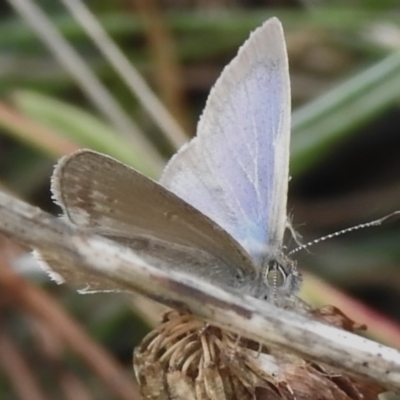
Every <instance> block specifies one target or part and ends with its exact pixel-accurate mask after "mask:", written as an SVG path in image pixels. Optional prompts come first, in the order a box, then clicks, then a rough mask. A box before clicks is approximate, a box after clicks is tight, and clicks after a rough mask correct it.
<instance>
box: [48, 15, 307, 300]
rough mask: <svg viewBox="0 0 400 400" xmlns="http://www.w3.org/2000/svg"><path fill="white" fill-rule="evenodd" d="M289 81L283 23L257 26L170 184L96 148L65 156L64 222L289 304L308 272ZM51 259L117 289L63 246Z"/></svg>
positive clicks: (94, 285)
mask: <svg viewBox="0 0 400 400" xmlns="http://www.w3.org/2000/svg"><path fill="white" fill-rule="evenodd" d="M290 102H291V97H290V80H289V69H288V58H287V51H286V45H285V39H284V34H283V29H282V26H281V23H280V22H279V20H278V19H276V18H271V19H269V20H267V21H266V22H265V23H264V24H263V25H262V26H261V27H259V28H258V29H256V30H255V31H254V32H253V33H251V35H250V37H249V39H248V40H247V41H246V42H245V43H244V44H243V46H242V47H241V48H240V49H239V51H238V54H237V55H236V57H235V58H234V59H233V60H232V61H231V62H230V64H229V65H227V66H226V67H225V69H224V70H223V72H222V74H221V76H220V77H219V78H218V80H217V82H216V83H215V85H214V87H213V88H212V90H211V92H210V94H209V97H208V100H207V103H206V106H205V109H204V111H203V114H202V116H201V118H200V121H199V123H198V127H197V135H196V136H195V137H194V138H193V139H192V140H191V141H190V142H189V143H187V144H186V145H184V146H183V147H182V148H181V149H180V150H179V151H178V152H177V153H176V154H175V155H174V156H173V157H172V159H171V160H170V162H169V163H168V164H167V166H166V168H165V170H164V172H163V175H162V177H161V180H160V182H159V183H157V182H155V181H153V180H151V179H149V178H147V177H145V176H144V175H142V174H140V173H139V172H137V171H135V170H134V169H132V168H130V167H128V166H126V165H124V164H122V163H120V162H118V161H116V160H114V159H112V158H110V157H108V156H106V155H103V154H100V153H97V152H94V151H90V150H81V151H77V152H75V153H73V154H71V155H68V156H66V157H64V158H62V159H61V160H60V161H59V163H58V164H57V166H56V168H55V171H54V174H53V177H52V185H51V189H52V193H53V197H54V199H55V201H56V202H57V203H58V204H59V205H60V206H61V208H62V210H63V218H64V219H66V220H67V221H68V222H69V223H70V224H72V225H73V226H76V227H78V228H79V229H82V230H84V231H86V232H88V233H90V234H97V235H101V236H104V237H106V238H109V239H111V240H114V241H116V242H118V243H120V244H123V245H125V246H128V247H129V248H131V249H133V250H134V251H135V253H137V254H138V255H139V256H140V257H142V258H143V259H144V260H146V262H148V263H151V264H152V265H154V266H156V267H159V268H162V269H164V270H167V271H168V270H178V271H182V272H184V273H188V274H190V275H192V276H195V277H198V278H199V279H203V280H206V281H209V282H211V283H213V284H215V285H217V286H220V287H224V288H226V289H232V290H236V291H239V292H240V293H243V294H247V295H250V296H253V297H256V298H259V299H264V300H266V301H271V302H274V303H275V304H278V305H279V304H282V303H284V302H285V300H286V299H288V298H291V297H292V296H293V295H294V294H295V293H296V291H297V290H298V288H299V286H300V283H301V277H300V273H299V272H298V270H297V268H296V265H295V263H294V262H293V261H291V260H289V258H288V257H287V256H286V255H285V246H284V244H283V242H284V233H285V230H286V229H287V228H288V226H289V222H288V217H287V192H288V181H289V155H290V154H289V144H290V113H291V107H290ZM40 259H41V260H42V261H43V262H44V264H45V266H46V269H48V270H50V271H52V273H53V276H55V277H56V278H57V279H58V280H60V281H62V280H67V281H69V282H72V283H78V284H82V283H83V284H84V285H85V287H86V289H87V290H88V291H98V290H118V289H119V287H118V284H117V283H115V282H111V280H107V279H105V278H104V279H103V278H99V277H95V276H88V275H86V274H85V273H84V272H83V271H79V269H77V268H72V266H71V265H68V261H67V260H65V259H61V258H60V257H58V256H57V255H56V254H53V253H50V252H49V253H47V252H46V251H41V253H40Z"/></svg>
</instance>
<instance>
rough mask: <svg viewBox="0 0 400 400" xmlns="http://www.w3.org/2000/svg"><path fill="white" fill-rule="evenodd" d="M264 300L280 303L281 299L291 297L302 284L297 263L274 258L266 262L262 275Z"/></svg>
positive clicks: (283, 258)
mask: <svg viewBox="0 0 400 400" xmlns="http://www.w3.org/2000/svg"><path fill="white" fill-rule="evenodd" d="M261 281H262V282H261V284H262V287H263V289H262V293H261V296H260V297H261V298H263V299H264V300H267V301H270V302H274V303H279V302H280V299H285V298H289V297H291V296H292V295H293V294H295V293H296V292H297V291H298V290H299V288H300V284H301V275H300V273H299V271H298V270H297V268H296V263H295V262H294V261H292V260H289V259H288V258H286V257H283V256H281V257H274V258H272V259H269V260H266V261H265V263H264V265H263V267H262V273H261Z"/></svg>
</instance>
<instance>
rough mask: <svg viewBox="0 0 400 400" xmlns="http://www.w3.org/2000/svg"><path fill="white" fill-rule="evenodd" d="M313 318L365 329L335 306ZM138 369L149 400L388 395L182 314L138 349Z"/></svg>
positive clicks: (331, 399)
mask: <svg viewBox="0 0 400 400" xmlns="http://www.w3.org/2000/svg"><path fill="white" fill-rule="evenodd" d="M313 314H314V315H315V317H316V318H318V319H320V320H322V321H324V322H326V323H330V324H334V325H335V326H339V327H341V328H344V329H348V330H354V329H358V328H360V326H358V325H356V324H354V323H353V322H352V321H351V320H350V319H349V318H347V317H346V316H345V315H344V314H343V313H341V312H340V311H339V310H337V309H336V308H333V307H324V308H321V309H318V310H316V311H315V312H313ZM134 370H135V374H136V378H137V380H138V382H139V385H140V387H141V393H142V396H143V397H144V398H145V399H147V400H247V399H249V400H250V399H255V400H282V399H283V400H305V399H318V400H356V399H357V400H358V399H360V400H361V399H363V400H372V399H378V394H379V393H382V392H383V391H384V389H383V388H382V387H380V386H378V385H376V384H374V383H368V382H366V381H361V380H359V379H354V378H351V377H349V376H344V375H343V374H340V373H338V372H337V371H335V370H334V369H333V368H331V367H326V366H323V365H319V364H315V363H310V362H308V361H305V360H304V359H302V358H301V357H299V356H297V355H294V354H287V353H285V352H282V351H281V350H280V351H277V350H276V349H272V348H271V349H269V348H266V347H265V346H260V345H259V344H257V343H255V342H253V341H249V340H246V339H244V338H238V337H237V335H235V334H232V333H230V332H226V331H223V330H221V329H219V328H216V327H213V326H210V325H208V324H207V323H205V322H202V321H199V320H198V319H196V318H195V317H194V316H192V315H189V314H182V313H179V312H176V311H170V312H168V313H166V314H165V316H164V320H163V323H162V324H161V325H160V326H159V327H158V328H157V329H155V330H153V331H152V332H151V333H150V334H148V335H147V336H146V337H145V338H144V340H143V341H142V343H141V344H140V346H138V347H137V348H136V350H135V352H134Z"/></svg>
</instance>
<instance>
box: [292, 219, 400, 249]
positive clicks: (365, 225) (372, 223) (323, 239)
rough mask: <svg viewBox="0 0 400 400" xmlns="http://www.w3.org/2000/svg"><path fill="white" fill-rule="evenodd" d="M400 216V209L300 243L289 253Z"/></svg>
mask: <svg viewBox="0 0 400 400" xmlns="http://www.w3.org/2000/svg"><path fill="white" fill-rule="evenodd" d="M399 216H400V211H395V212H393V213H391V214H388V215H386V216H384V217H382V218H379V219H376V220H375V221H370V222H366V223H365V224H360V225H356V226H352V227H350V228H346V229H342V230H341V231H337V232H334V233H330V234H329V235H326V236H322V237H320V238H318V239H314V240H312V241H311V242H308V243H305V244H302V245H300V246H299V247H296V248H295V249H293V250H292V251H290V252H289V255H292V254H294V253H298V252H299V251H300V250H305V249H307V248H309V247H310V246H313V245H314V244H317V243H320V242H324V241H325V240H328V239H332V238H334V237H337V236H341V235H344V234H346V233H349V232H353V231H357V230H359V229H364V228H370V227H372V226H379V225H382V224H383V223H384V222H386V221H387V220H389V219H392V218H393V219H395V218H398V217H399Z"/></svg>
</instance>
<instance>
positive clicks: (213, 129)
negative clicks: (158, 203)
mask: <svg viewBox="0 0 400 400" xmlns="http://www.w3.org/2000/svg"><path fill="white" fill-rule="evenodd" d="M289 140H290V82H289V72H288V60H287V53H286V46H285V40H284V36H283V30H282V26H281V24H280V22H279V21H278V20H277V19H276V18H272V19H270V20H268V21H267V22H265V23H264V24H263V25H262V26H261V27H260V28H258V29H256V30H255V31H254V32H253V33H252V34H251V36H250V38H249V39H248V40H247V41H246V42H245V44H244V45H243V46H242V47H241V48H240V50H239V52H238V55H237V56H236V57H235V59H234V60H233V61H232V62H231V63H230V64H229V65H228V66H227V67H226V68H225V69H224V71H223V73H222V75H221V76H220V78H219V79H218V81H217V82H216V84H215V86H214V88H213V89H212V90H211V93H210V96H209V98H208V100H207V104H206V107H205V110H204V112H203V115H202V117H201V119H200V122H199V124H198V128H197V137H195V138H194V139H193V140H192V141H191V142H190V143H189V144H187V145H186V146H184V147H183V148H182V149H181V150H180V151H179V152H178V153H177V154H176V155H175V156H174V157H173V158H172V160H171V161H170V163H169V164H168V165H167V167H166V169H165V172H164V175H163V177H162V179H161V183H162V184H163V185H164V186H165V187H166V188H168V189H169V190H171V191H172V192H174V193H175V194H177V195H178V196H179V197H181V198H182V199H184V200H185V201H186V202H188V203H190V204H192V205H193V206H194V207H195V208H197V209H198V210H200V211H201V212H202V213H204V214H205V215H207V216H208V217H209V218H211V219H212V220H214V221H215V222H216V223H217V224H218V225H220V226H221V227H223V228H224V229H225V230H226V231H227V232H228V233H229V234H230V235H232V236H233V237H234V238H235V239H236V240H237V241H238V242H239V243H240V244H241V245H242V246H243V247H244V248H245V249H246V250H247V251H248V252H249V253H250V255H251V256H252V258H253V259H254V261H255V262H256V263H257V264H259V262H260V261H261V258H262V259H264V258H265V257H266V255H268V256H269V257H271V258H273V257H274V254H277V253H279V251H280V250H281V247H282V240H283V235H284V230H285V226H286V218H287V217H286V201H287V190H288V173H289V171H288V169H289Z"/></svg>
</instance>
